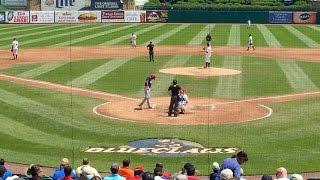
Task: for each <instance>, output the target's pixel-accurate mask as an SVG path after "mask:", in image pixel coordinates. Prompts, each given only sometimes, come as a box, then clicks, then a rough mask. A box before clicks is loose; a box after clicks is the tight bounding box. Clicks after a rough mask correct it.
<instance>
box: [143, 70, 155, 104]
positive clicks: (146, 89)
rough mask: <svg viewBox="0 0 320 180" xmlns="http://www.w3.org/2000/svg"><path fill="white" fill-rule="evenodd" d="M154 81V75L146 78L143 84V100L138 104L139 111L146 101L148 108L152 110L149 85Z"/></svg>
mask: <svg viewBox="0 0 320 180" xmlns="http://www.w3.org/2000/svg"><path fill="white" fill-rule="evenodd" d="M155 79H156V75H155V74H151V75H150V76H148V77H147V78H146V81H145V82H144V98H143V100H142V101H141V103H140V104H139V110H142V106H143V104H144V103H145V102H146V101H147V104H148V108H149V109H152V106H151V103H150V98H151V85H152V82H153V80H155Z"/></svg>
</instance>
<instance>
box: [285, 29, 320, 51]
mask: <svg viewBox="0 0 320 180" xmlns="http://www.w3.org/2000/svg"><path fill="white" fill-rule="evenodd" d="M283 27H284V28H286V29H287V30H288V31H289V32H291V33H292V34H293V35H295V36H296V37H297V38H298V39H300V40H301V41H303V42H304V43H305V44H306V45H307V47H311V48H317V47H319V44H318V43H317V42H315V41H314V40H312V39H311V38H309V37H308V36H306V35H305V34H303V33H301V32H300V31H298V30H297V29H295V28H294V27H292V26H291V25H290V26H289V25H283Z"/></svg>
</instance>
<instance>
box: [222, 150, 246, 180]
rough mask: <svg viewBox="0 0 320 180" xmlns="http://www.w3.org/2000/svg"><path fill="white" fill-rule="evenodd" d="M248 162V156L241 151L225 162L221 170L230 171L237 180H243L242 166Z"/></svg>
mask: <svg viewBox="0 0 320 180" xmlns="http://www.w3.org/2000/svg"><path fill="white" fill-rule="evenodd" d="M246 161H248V155H247V153H245V152H244V151H239V152H238V153H237V154H236V155H235V156H232V157H230V158H226V159H225V160H223V162H222V164H221V166H220V169H221V170H224V169H230V170H231V171H232V173H233V176H234V177H235V179H240V178H241V167H240V165H241V164H243V163H245V162H246Z"/></svg>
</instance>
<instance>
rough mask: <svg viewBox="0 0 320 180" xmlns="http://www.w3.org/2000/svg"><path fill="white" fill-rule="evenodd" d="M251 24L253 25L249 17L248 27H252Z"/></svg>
mask: <svg viewBox="0 0 320 180" xmlns="http://www.w3.org/2000/svg"><path fill="white" fill-rule="evenodd" d="M250 26H251V20H250V19H248V21H247V28H250Z"/></svg>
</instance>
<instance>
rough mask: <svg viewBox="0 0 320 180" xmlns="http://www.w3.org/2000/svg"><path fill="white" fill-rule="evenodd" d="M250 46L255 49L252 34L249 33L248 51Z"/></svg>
mask: <svg viewBox="0 0 320 180" xmlns="http://www.w3.org/2000/svg"><path fill="white" fill-rule="evenodd" d="M250 47H252V49H253V50H255V48H254V45H253V39H252V35H251V34H249V37H248V49H247V51H249V49H250Z"/></svg>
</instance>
